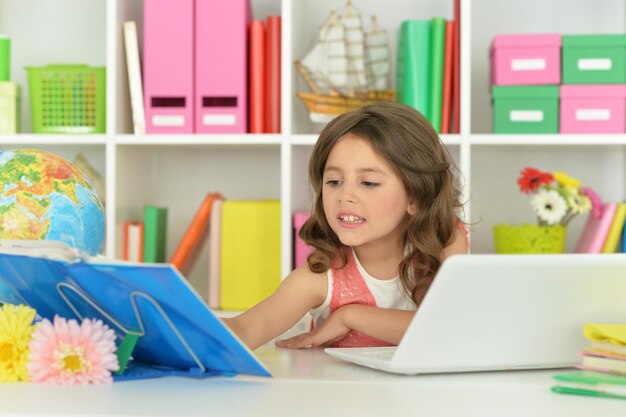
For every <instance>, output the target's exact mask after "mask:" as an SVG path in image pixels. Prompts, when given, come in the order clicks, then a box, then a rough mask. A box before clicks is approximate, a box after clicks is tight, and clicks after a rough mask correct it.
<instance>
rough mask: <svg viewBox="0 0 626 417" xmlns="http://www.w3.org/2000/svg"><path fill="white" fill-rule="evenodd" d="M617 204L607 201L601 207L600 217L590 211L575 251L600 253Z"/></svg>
mask: <svg viewBox="0 0 626 417" xmlns="http://www.w3.org/2000/svg"><path fill="white" fill-rule="evenodd" d="M616 208H617V204H615V203H607V204H605V205H604V206H603V207H602V214H601V215H600V217H596V216H594V214H593V212H590V213H589V214H588V216H587V220H586V222H585V225H584V227H583V230H582V232H581V233H580V237H579V238H578V242H577V244H576V250H575V251H576V253H600V252H602V248H603V246H604V242H605V241H606V236H607V234H608V232H609V228H610V227H611V223H612V221H613V217H614V215H615V210H616Z"/></svg>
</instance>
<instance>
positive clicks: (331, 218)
mask: <svg viewBox="0 0 626 417" xmlns="http://www.w3.org/2000/svg"><path fill="white" fill-rule="evenodd" d="M322 184H323V185H322V201H323V203H324V213H325V214H326V218H327V220H328V223H329V224H330V227H331V228H332V229H333V231H334V232H335V233H336V234H337V236H338V237H339V240H340V241H341V243H343V244H344V245H347V246H362V245H368V246H371V247H374V246H377V245H378V244H383V245H389V244H391V245H398V244H401V234H402V221H403V219H404V217H405V215H406V213H407V212H408V213H409V214H412V213H414V212H415V204H413V203H412V202H411V201H409V197H408V195H407V193H406V191H405V190H404V185H403V184H402V180H401V179H400V176H399V175H398V174H397V173H396V172H395V171H394V170H393V169H392V167H391V166H390V165H389V163H388V162H387V161H386V160H385V159H384V158H383V157H382V156H381V155H380V154H379V153H378V152H377V151H375V150H374V148H373V147H372V146H371V145H370V143H369V142H367V141H366V140H364V139H361V138H360V137H358V136H356V135H353V134H351V133H348V134H346V135H344V136H343V137H342V138H341V139H340V140H339V141H338V142H337V143H336V144H335V146H334V147H333V148H332V150H331V151H330V154H329V155H328V159H327V161H326V166H325V168H324V177H323V181H322ZM388 247H389V248H395V246H388Z"/></svg>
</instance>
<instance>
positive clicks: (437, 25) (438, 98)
mask: <svg viewBox="0 0 626 417" xmlns="http://www.w3.org/2000/svg"><path fill="white" fill-rule="evenodd" d="M431 26H432V34H431V41H432V42H431V58H430V68H431V70H430V79H431V82H430V117H429V118H428V120H430V123H431V124H432V125H433V127H434V128H435V131H437V133H440V132H441V106H442V101H443V60H444V54H445V51H444V49H445V45H446V19H444V18H443V17H435V18H433V19H432V21H431Z"/></svg>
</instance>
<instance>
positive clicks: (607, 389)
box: [552, 324, 626, 399]
mask: <svg viewBox="0 0 626 417" xmlns="http://www.w3.org/2000/svg"><path fill="white" fill-rule="evenodd" d="M584 334H585V337H586V338H587V339H589V341H590V346H589V347H588V348H586V349H584V350H583V351H582V352H581V356H582V363H581V365H579V366H578V368H580V369H581V370H580V371H577V372H569V373H566V374H559V375H555V376H554V379H555V380H556V381H557V382H556V385H555V386H553V387H552V391H554V392H558V393H563V394H577V395H589V396H597V397H611V398H623V399H626V324H587V325H585V327H584Z"/></svg>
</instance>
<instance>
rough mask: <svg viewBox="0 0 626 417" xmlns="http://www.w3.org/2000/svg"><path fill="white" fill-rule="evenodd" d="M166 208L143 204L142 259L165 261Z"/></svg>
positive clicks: (145, 260) (146, 260)
mask: <svg viewBox="0 0 626 417" xmlns="http://www.w3.org/2000/svg"><path fill="white" fill-rule="evenodd" d="M166 242H167V208H166V207H157V206H153V205H149V204H147V205H145V206H144V208H143V260H144V262H165V250H166Z"/></svg>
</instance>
